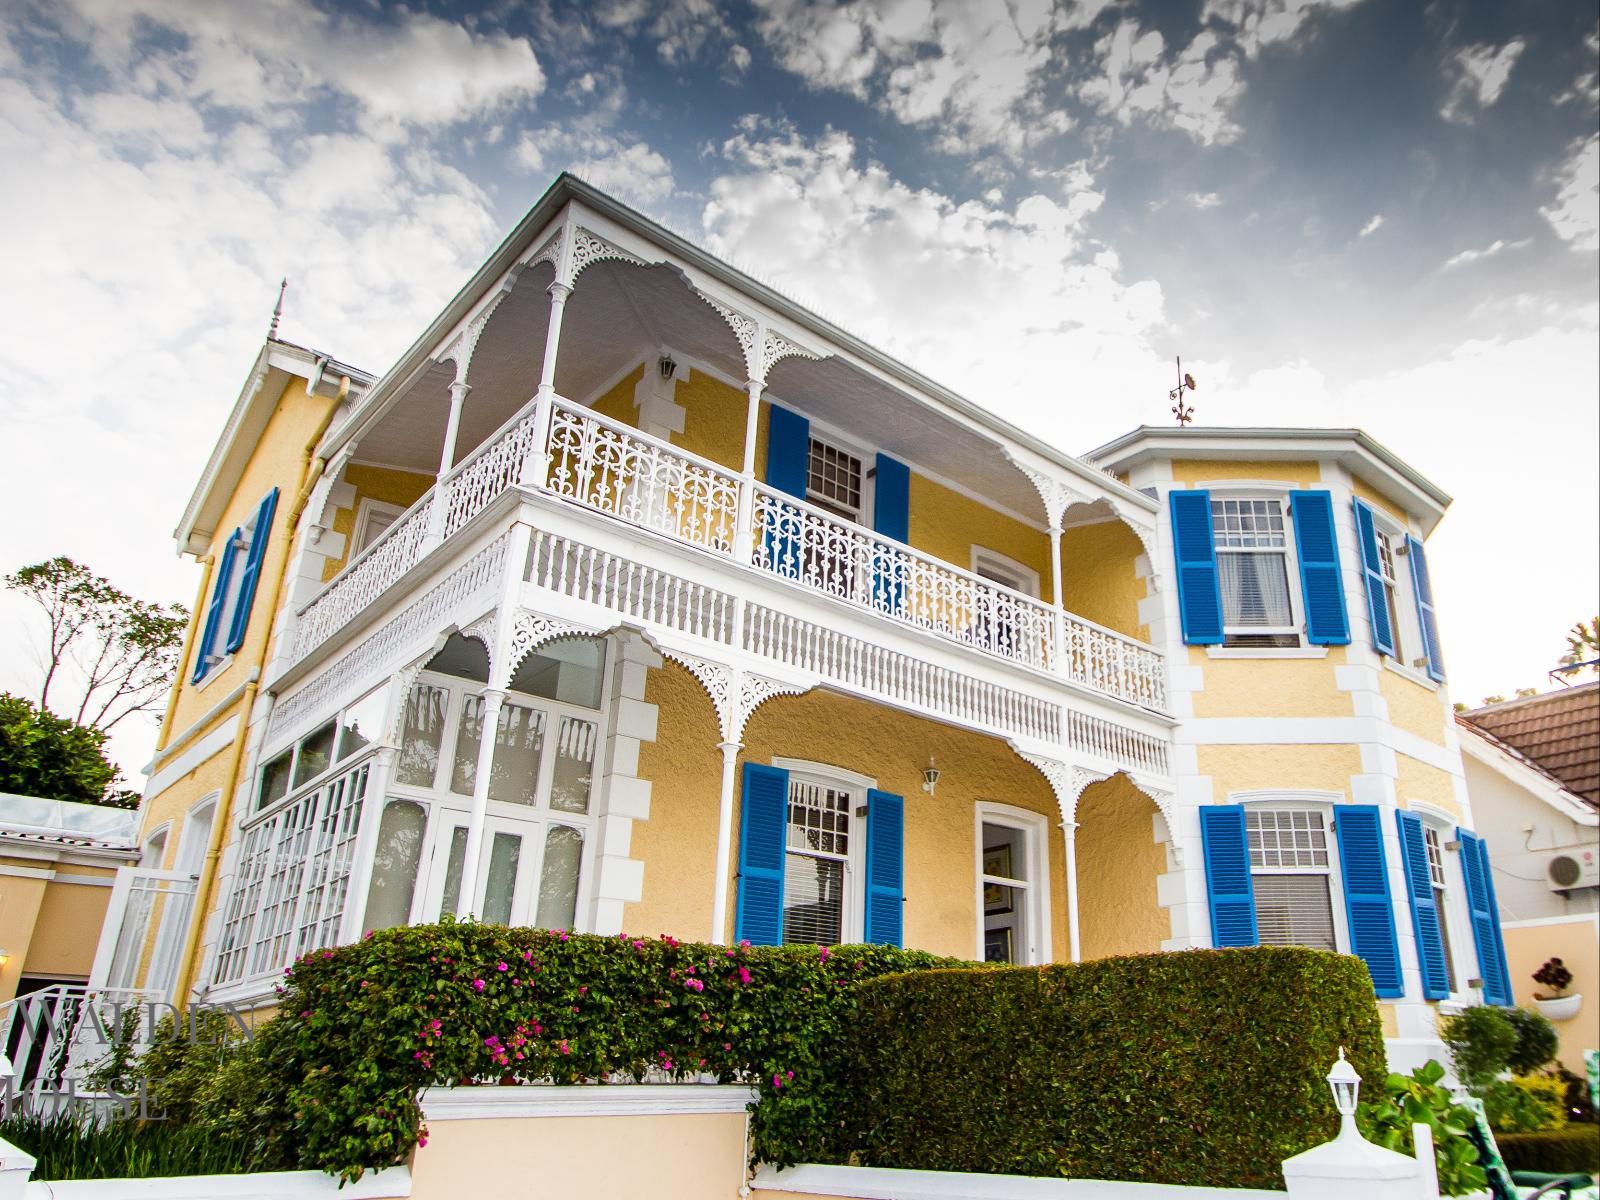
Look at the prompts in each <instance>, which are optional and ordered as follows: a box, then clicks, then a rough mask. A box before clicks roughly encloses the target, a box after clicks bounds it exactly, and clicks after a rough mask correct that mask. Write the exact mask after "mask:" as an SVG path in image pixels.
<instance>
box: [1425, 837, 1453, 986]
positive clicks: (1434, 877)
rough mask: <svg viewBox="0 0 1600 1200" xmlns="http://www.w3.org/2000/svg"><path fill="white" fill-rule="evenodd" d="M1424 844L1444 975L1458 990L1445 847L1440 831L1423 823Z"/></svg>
mask: <svg viewBox="0 0 1600 1200" xmlns="http://www.w3.org/2000/svg"><path fill="white" fill-rule="evenodd" d="M1422 837H1423V842H1424V844H1425V845H1426V846H1427V848H1428V878H1429V879H1430V880H1431V881H1432V883H1433V906H1434V911H1435V912H1437V913H1438V914H1439V940H1440V942H1442V943H1443V945H1444V973H1445V977H1446V978H1447V979H1448V980H1449V981H1450V990H1451V991H1452V992H1453V991H1455V990H1456V960H1455V955H1454V954H1453V953H1451V950H1450V909H1449V908H1448V907H1447V906H1446V905H1445V875H1444V847H1443V845H1441V844H1440V841H1439V831H1438V829H1436V828H1435V827H1434V826H1432V825H1429V824H1427V823H1426V822H1424V823H1423V826H1422Z"/></svg>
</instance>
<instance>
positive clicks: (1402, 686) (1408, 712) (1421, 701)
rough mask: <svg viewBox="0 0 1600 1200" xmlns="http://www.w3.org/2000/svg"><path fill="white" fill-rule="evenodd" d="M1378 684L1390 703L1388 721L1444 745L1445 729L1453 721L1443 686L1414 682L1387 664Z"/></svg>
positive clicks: (1453, 716)
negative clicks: (1388, 667) (1392, 669)
mask: <svg viewBox="0 0 1600 1200" xmlns="http://www.w3.org/2000/svg"><path fill="white" fill-rule="evenodd" d="M1378 686H1379V688H1380V689H1381V690H1382V692H1383V698H1384V700H1385V701H1386V702H1387V703H1388V705H1389V723H1390V724H1392V725H1393V726H1394V727H1395V728H1396V729H1404V730H1405V731H1406V732H1407V733H1414V734H1416V735H1417V736H1418V737H1420V738H1426V739H1427V740H1428V741H1430V742H1432V743H1433V744H1434V745H1435V746H1442V745H1444V731H1445V729H1446V728H1447V726H1448V725H1450V724H1453V723H1454V721H1455V715H1454V714H1453V713H1452V712H1451V710H1450V707H1449V706H1448V705H1447V704H1446V703H1445V693H1444V689H1442V688H1431V687H1429V686H1427V684H1423V683H1416V682H1413V681H1412V680H1410V679H1407V678H1405V677H1404V676H1401V675H1398V674H1396V673H1395V672H1394V671H1391V670H1389V669H1387V668H1385V669H1384V670H1383V671H1382V672H1380V673H1379V677H1378Z"/></svg>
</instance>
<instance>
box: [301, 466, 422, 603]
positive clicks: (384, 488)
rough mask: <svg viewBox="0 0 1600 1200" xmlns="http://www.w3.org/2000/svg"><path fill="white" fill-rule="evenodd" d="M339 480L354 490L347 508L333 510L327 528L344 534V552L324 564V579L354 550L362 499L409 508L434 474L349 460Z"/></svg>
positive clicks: (341, 564)
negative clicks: (357, 516) (374, 465)
mask: <svg viewBox="0 0 1600 1200" xmlns="http://www.w3.org/2000/svg"><path fill="white" fill-rule="evenodd" d="M341 482H344V483H348V484H350V485H351V486H352V487H354V488H355V489H356V494H355V498H354V500H352V502H351V504H350V507H349V508H336V509H334V510H333V523H332V525H331V526H330V528H331V529H332V530H333V531H334V532H335V533H338V534H342V535H344V554H343V555H342V556H341V557H340V558H338V559H329V560H328V561H327V562H326V563H324V564H323V567H322V581H323V582H324V583H326V582H327V581H328V580H330V579H332V578H333V577H334V576H335V575H337V574H338V573H339V572H340V571H342V570H343V569H344V564H345V563H346V562H348V561H349V559H350V558H351V556H352V553H353V551H354V550H355V531H356V515H357V514H358V513H359V512H360V511H361V502H362V501H363V500H378V501H381V502H382V503H384V504H394V505H398V506H399V507H400V508H410V507H411V506H412V505H413V504H415V503H416V502H417V501H418V500H420V499H421V498H422V494H423V493H424V492H426V491H427V490H428V489H429V488H431V487H432V486H433V476H432V475H422V474H418V473H417V472H414V471H399V470H396V469H394V468H393V467H373V466H368V465H367V464H365V463H351V464H350V465H349V466H347V467H345V469H344V478H343V479H342V481H341Z"/></svg>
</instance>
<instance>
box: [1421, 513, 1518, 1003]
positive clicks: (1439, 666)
mask: <svg viewBox="0 0 1600 1200" xmlns="http://www.w3.org/2000/svg"><path fill="white" fill-rule="evenodd" d="M1406 558H1407V559H1409V560H1410V562H1411V590H1412V591H1414V592H1415V593H1416V595H1417V623H1418V624H1420V625H1421V626H1422V647H1423V651H1424V653H1426V654H1427V656H1428V677H1429V678H1430V679H1435V680H1438V681H1440V682H1443V680H1444V655H1443V654H1442V653H1440V650H1439V621H1438V619H1437V618H1436V617H1435V616H1434V613H1433V582H1432V581H1431V580H1430V579H1429V578H1428V557H1427V555H1426V554H1424V553H1423V550H1422V543H1421V542H1419V541H1417V539H1416V538H1414V537H1411V536H1410V535H1409V534H1408V535H1406ZM1506 1003H1507V1004H1509V1003H1510V1001H1509V1000H1508V1001H1506Z"/></svg>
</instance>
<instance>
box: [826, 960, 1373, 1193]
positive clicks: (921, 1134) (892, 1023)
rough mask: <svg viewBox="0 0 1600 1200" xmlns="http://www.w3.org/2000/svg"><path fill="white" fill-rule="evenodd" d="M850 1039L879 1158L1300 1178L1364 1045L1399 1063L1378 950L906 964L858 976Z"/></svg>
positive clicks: (1211, 1181) (1022, 1170)
mask: <svg viewBox="0 0 1600 1200" xmlns="http://www.w3.org/2000/svg"><path fill="white" fill-rule="evenodd" d="M857 1005H858V1008H859V1018H858V1020H857V1021H855V1022H854V1024H853V1025H852V1027H851V1031H850V1032H851V1036H850V1039H849V1041H848V1043H847V1046H846V1051H847V1058H848V1059H849V1060H850V1062H851V1069H850V1071H849V1073H848V1075H849V1078H848V1086H849V1088H850V1089H851V1106H850V1107H851V1111H852V1113H853V1114H854V1115H855V1117H856V1118H857V1122H858V1123H857V1126H856V1130H855V1136H854V1140H855V1141H856V1143H857V1150H858V1153H859V1156H860V1158H859V1160H860V1161H861V1162H862V1163H864V1164H869V1165H874V1166H892V1167H906V1168H922V1169H927V1170H944V1171H979V1172H991V1173H1015V1174H1021V1175H1053V1176H1069V1177H1072V1176H1078V1177H1092V1178H1100V1179H1123V1180H1140V1181H1148V1182H1152V1183H1184V1184H1205V1185H1211V1186H1217V1187H1281V1186H1282V1174H1281V1171H1280V1170H1279V1164H1280V1163H1281V1162H1282V1161H1283V1160H1284V1159H1285V1158H1288V1157H1289V1156H1290V1155H1293V1154H1297V1153H1299V1152H1300V1151H1302V1150H1306V1149H1309V1148H1310V1147H1311V1146H1314V1145H1316V1144H1318V1143H1320V1142H1322V1141H1325V1140H1327V1138H1328V1137H1330V1136H1332V1134H1333V1133H1334V1131H1335V1129H1336V1128H1337V1118H1336V1115H1335V1113H1334V1109H1333V1102H1332V1097H1331V1096H1330V1094H1329V1091H1328V1087H1327V1084H1326V1083H1325V1082H1324V1077H1325V1076H1326V1075H1327V1073H1328V1068H1329V1067H1330V1066H1331V1065H1332V1063H1333V1061H1334V1059H1335V1058H1336V1057H1337V1055H1338V1051H1339V1047H1340V1046H1341V1045H1342V1046H1344V1047H1345V1049H1346V1052H1347V1054H1348V1056H1349V1058H1350V1060H1351V1062H1352V1063H1353V1064H1354V1065H1355V1068H1356V1070H1358V1071H1359V1072H1360V1073H1361V1075H1362V1077H1363V1078H1364V1079H1365V1080H1366V1082H1367V1086H1368V1087H1371V1088H1381V1087H1382V1084H1383V1080H1384V1077H1385V1065H1384V1047H1383V1033H1382V1028H1381V1026H1380V1023H1379V1020H1378V1011H1377V1006H1376V1003H1375V1001H1374V999H1373V994H1372V980H1371V977H1370V976H1369V975H1368V973H1367V969H1366V967H1365V965H1364V964H1363V963H1362V962H1361V961H1360V960H1359V959H1355V958H1349V957H1344V956H1340V955H1335V954H1328V953H1324V952H1321V951H1315V950H1303V949H1288V948H1258V949H1249V950H1193V951H1187V952H1184V953H1174V954H1155V955H1145V956H1139V957H1133V958H1112V959H1103V960H1100V961H1097V962H1091V963H1083V964H1080V965H1075V966H1070V965H1062V966H1050V967H1043V968H1038V969H1034V968H1011V969H1001V970H979V971H973V970H962V971H938V972H932V973H923V974H918V975H901V976H894V977H890V978H886V979H880V980H877V981H875V982H871V983H867V984H864V985H862V986H861V987H860V988H859V989H857Z"/></svg>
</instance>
